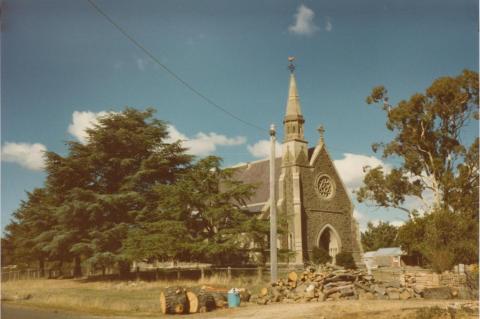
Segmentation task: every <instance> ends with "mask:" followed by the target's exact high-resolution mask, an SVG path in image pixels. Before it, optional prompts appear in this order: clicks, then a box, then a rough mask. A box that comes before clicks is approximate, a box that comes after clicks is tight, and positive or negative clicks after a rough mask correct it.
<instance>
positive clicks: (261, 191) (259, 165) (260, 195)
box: [232, 147, 315, 212]
mask: <svg viewBox="0 0 480 319" xmlns="http://www.w3.org/2000/svg"><path fill="white" fill-rule="evenodd" d="M314 151H315V147H310V148H309V149H308V160H309V161H310V159H311V158H312V155H313V152H314ZM269 165H270V162H269V160H268V159H264V160H260V161H255V162H251V163H247V164H244V165H238V166H235V167H232V168H233V169H234V170H235V173H234V178H235V179H237V180H239V181H242V182H244V183H247V184H254V185H257V189H256V192H255V194H254V195H253V196H252V197H251V198H250V200H249V201H248V202H247V208H248V210H249V211H251V212H260V211H261V210H262V208H263V206H264V205H265V202H267V201H268V200H269V199H270V166H269ZM281 171H282V158H281V157H277V159H276V162H275V183H276V185H275V188H276V189H277V191H278V179H279V178H280V173H281Z"/></svg>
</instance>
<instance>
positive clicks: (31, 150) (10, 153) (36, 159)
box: [2, 142, 47, 171]
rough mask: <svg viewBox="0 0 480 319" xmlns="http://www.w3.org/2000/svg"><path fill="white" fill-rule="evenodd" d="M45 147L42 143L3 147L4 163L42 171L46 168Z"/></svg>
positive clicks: (8, 143) (15, 144) (6, 144)
mask: <svg viewBox="0 0 480 319" xmlns="http://www.w3.org/2000/svg"><path fill="white" fill-rule="evenodd" d="M46 151H47V148H46V147H45V145H43V144H40V143H34V144H30V143H10V142H6V143H5V144H4V145H3V146H2V161H5V162H12V163H17V164H19V165H21V166H23V167H25V168H28V169H31V170H34V171H41V170H43V169H44V167H45V158H44V153H45V152H46Z"/></svg>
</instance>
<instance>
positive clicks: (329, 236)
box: [316, 224, 342, 264]
mask: <svg viewBox="0 0 480 319" xmlns="http://www.w3.org/2000/svg"><path fill="white" fill-rule="evenodd" d="M316 245H317V246H318V247H322V248H324V249H326V250H327V251H328V254H329V255H330V257H332V262H333V263H334V264H335V257H336V256H337V255H338V253H340V252H341V250H342V240H341V238H340V236H339V234H338V232H337V231H336V230H335V228H334V227H333V226H332V225H330V224H326V225H325V226H323V227H322V229H320V231H319V232H318V236H317V241H316Z"/></svg>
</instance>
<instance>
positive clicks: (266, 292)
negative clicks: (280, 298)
mask: <svg viewBox="0 0 480 319" xmlns="http://www.w3.org/2000/svg"><path fill="white" fill-rule="evenodd" d="M266 295H268V288H267V287H263V288H262V289H260V293H259V294H258V296H259V297H265V296H266Z"/></svg>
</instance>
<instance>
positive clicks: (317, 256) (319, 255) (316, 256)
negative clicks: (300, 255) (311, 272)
mask: <svg viewBox="0 0 480 319" xmlns="http://www.w3.org/2000/svg"><path fill="white" fill-rule="evenodd" d="M310 259H311V261H312V262H313V263H314V264H316V265H319V264H326V263H329V262H330V261H332V257H330V255H329V254H328V250H326V249H325V248H323V247H313V250H312V257H311V258H310Z"/></svg>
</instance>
